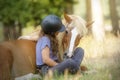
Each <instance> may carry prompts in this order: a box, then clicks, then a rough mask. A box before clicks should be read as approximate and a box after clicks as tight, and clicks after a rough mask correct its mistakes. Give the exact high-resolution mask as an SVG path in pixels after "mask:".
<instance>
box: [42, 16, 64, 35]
mask: <svg viewBox="0 0 120 80" xmlns="http://www.w3.org/2000/svg"><path fill="white" fill-rule="evenodd" d="M41 27H42V29H43V31H44V32H45V33H51V32H63V31H65V26H64V25H63V24H62V21H61V19H60V18H59V17H58V16H56V15H48V16H46V17H45V18H44V19H43V20H42V22H41Z"/></svg>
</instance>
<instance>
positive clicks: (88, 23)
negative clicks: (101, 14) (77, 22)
mask: <svg viewBox="0 0 120 80" xmlns="http://www.w3.org/2000/svg"><path fill="white" fill-rule="evenodd" d="M93 23H94V21H89V22H87V24H86V27H87V28H89V27H90V26H91V25H92V24H93Z"/></svg>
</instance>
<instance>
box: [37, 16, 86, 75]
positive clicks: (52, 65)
mask: <svg viewBox="0 0 120 80" xmlns="http://www.w3.org/2000/svg"><path fill="white" fill-rule="evenodd" d="M41 29H42V36H41V38H40V39H39V40H38V42H37V44H36V65H37V69H40V70H41V73H42V74H43V75H44V74H46V73H47V72H48V70H52V71H53V72H56V71H57V72H58V73H64V71H65V70H66V69H68V71H69V72H70V73H76V72H77V71H78V70H79V66H80V64H81V62H82V59H83V56H84V50H83V49H82V48H76V50H75V51H74V56H72V57H71V58H67V59H65V60H64V61H63V62H60V63H59V61H58V57H57V53H58V40H57V38H56V36H57V34H58V33H59V32H63V31H65V26H64V25H63V24H62V21H61V20H60V18H59V17H58V16H56V15H48V16H47V17H45V18H44V19H43V21H42V23H41Z"/></svg>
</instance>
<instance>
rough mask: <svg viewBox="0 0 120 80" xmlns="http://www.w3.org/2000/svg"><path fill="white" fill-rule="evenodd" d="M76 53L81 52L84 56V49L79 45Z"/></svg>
mask: <svg viewBox="0 0 120 80" xmlns="http://www.w3.org/2000/svg"><path fill="white" fill-rule="evenodd" d="M75 53H80V54H81V55H83V56H84V49H82V48H81V47H77V48H76V50H75Z"/></svg>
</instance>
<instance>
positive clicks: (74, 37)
mask: <svg viewBox="0 0 120 80" xmlns="http://www.w3.org/2000/svg"><path fill="white" fill-rule="evenodd" d="M71 32H72V33H71V34H72V36H71V40H70V45H69V46H70V47H69V49H68V54H67V56H68V57H71V56H72V55H73V49H74V44H75V40H76V37H77V35H78V32H77V29H76V28H74V29H73V30H72V31H71Z"/></svg>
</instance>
